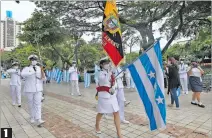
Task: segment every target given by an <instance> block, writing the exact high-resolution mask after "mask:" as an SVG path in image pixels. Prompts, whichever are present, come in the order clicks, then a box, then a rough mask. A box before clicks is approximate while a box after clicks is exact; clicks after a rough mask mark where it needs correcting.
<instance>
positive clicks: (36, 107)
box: [25, 92, 42, 120]
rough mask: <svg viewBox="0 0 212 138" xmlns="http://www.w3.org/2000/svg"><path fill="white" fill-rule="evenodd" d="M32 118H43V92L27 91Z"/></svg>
mask: <svg viewBox="0 0 212 138" xmlns="http://www.w3.org/2000/svg"><path fill="white" fill-rule="evenodd" d="M25 94H26V96H27V98H28V106H29V110H30V117H31V119H35V120H40V119H41V97H42V92H26V93H25Z"/></svg>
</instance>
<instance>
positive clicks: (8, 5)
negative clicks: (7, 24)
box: [1, 1, 185, 51]
mask: <svg viewBox="0 0 212 138" xmlns="http://www.w3.org/2000/svg"><path fill="white" fill-rule="evenodd" d="M35 8H36V6H35V4H34V3H33V2H29V1H21V2H20V3H19V4H17V3H16V2H14V1H2V2H1V19H2V20H4V19H5V18H6V11H7V10H9V11H12V13H13V18H14V20H16V21H18V22H23V21H25V20H27V19H28V18H30V16H31V14H32V13H33V11H34V9H35ZM160 25H161V24H160V23H157V24H153V29H156V30H157V29H158V28H159V27H160ZM154 37H155V38H158V37H161V35H160V32H159V31H155V33H154ZM83 39H85V40H86V41H89V40H91V39H92V37H91V36H87V35H83ZM183 40H185V38H183V39H180V40H178V41H183ZM176 42H177V41H174V42H173V43H176ZM166 43H167V40H166V39H165V38H164V36H163V38H162V39H161V41H160V44H161V48H163V47H164V46H165V44H166ZM128 50H129V49H128ZM128 50H127V51H128ZM137 50H139V47H134V48H133V51H137Z"/></svg>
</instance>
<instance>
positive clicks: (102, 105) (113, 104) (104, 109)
mask: <svg viewBox="0 0 212 138" xmlns="http://www.w3.org/2000/svg"><path fill="white" fill-rule="evenodd" d="M97 111H98V113H102V114H111V113H114V112H118V111H119V105H118V101H117V98H116V93H114V94H113V95H111V96H110V98H103V97H98V105H97Z"/></svg>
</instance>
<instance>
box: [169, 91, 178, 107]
mask: <svg viewBox="0 0 212 138" xmlns="http://www.w3.org/2000/svg"><path fill="white" fill-rule="evenodd" d="M174 102H175V104H176V107H179V99H178V96H177V88H172V89H171V104H174Z"/></svg>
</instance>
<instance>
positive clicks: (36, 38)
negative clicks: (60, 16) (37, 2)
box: [19, 11, 70, 64]
mask: <svg viewBox="0 0 212 138" xmlns="http://www.w3.org/2000/svg"><path fill="white" fill-rule="evenodd" d="M23 25H24V28H23V34H21V35H20V36H19V38H20V39H21V40H22V41H25V42H28V43H30V44H32V45H33V46H34V47H36V48H37V49H38V52H39V53H38V54H39V55H40V56H41V54H42V53H44V52H43V51H46V50H47V51H46V53H45V54H47V55H48V56H49V57H50V55H51V57H53V59H55V61H57V60H58V59H59V57H60V58H61V60H62V61H63V62H68V63H69V64H70V62H69V59H68V57H64V56H63V54H62V53H61V52H60V51H63V52H64V51H66V50H67V48H66V47H63V48H60V50H58V47H57V45H58V44H61V43H62V42H64V41H65V40H66V41H67V38H68V36H69V35H68V33H67V32H66V30H65V29H64V28H63V27H61V26H60V22H59V21H58V20H57V19H56V18H54V16H51V15H46V14H43V13H41V12H38V11H35V12H34V13H33V14H32V17H31V18H29V19H28V20H27V21H25V22H24V23H23ZM48 50H49V51H48ZM53 52H54V53H53ZM42 56H44V54H43V55H42ZM58 56H59V57H58ZM44 57H45V56H44ZM40 58H41V57H40Z"/></svg>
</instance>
